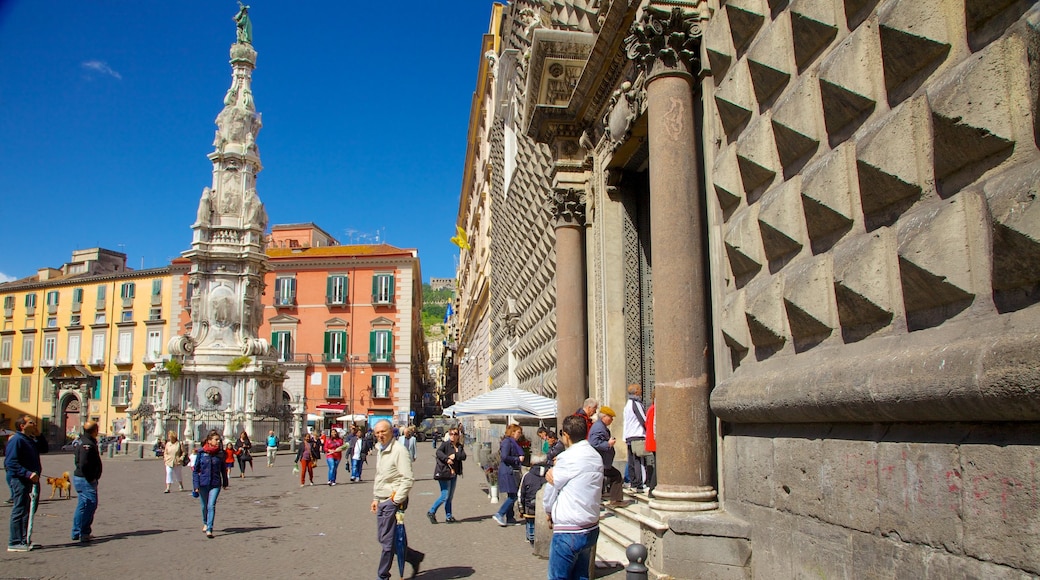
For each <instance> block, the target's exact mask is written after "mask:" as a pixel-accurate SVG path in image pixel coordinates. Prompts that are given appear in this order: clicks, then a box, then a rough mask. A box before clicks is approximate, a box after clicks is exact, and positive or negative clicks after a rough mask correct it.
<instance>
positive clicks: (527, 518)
mask: <svg viewBox="0 0 1040 580" xmlns="http://www.w3.org/2000/svg"><path fill="white" fill-rule="evenodd" d="M547 471H549V468H548V467H546V465H545V464H542V463H539V464H538V465H535V466H533V467H531V469H529V470H528V471H527V473H525V474H524V476H523V477H522V478H521V479H520V498H519V500H520V501H519V502H518V504H519V505H520V516H521V517H523V518H524V524H525V526H526V528H527V541H528V542H530V543H531V545H532V546H533V545H534V512H535V503H536V500H535V497H536V496H537V495H538V490H539V489H542V486H543V485H545V473H546V472H547Z"/></svg>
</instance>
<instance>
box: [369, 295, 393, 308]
mask: <svg viewBox="0 0 1040 580" xmlns="http://www.w3.org/2000/svg"><path fill="white" fill-rule="evenodd" d="M372 304H374V305H376V306H393V304H394V297H393V296H379V295H378V294H373V295H372Z"/></svg>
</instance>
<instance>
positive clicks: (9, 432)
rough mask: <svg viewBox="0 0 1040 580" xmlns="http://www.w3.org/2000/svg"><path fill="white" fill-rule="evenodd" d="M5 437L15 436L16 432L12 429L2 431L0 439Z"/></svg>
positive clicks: (0, 430)
mask: <svg viewBox="0 0 1040 580" xmlns="http://www.w3.org/2000/svg"><path fill="white" fill-rule="evenodd" d="M4 435H14V431H11V430H10V429H0V437H3V436H4Z"/></svg>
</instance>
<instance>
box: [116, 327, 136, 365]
mask: <svg viewBox="0 0 1040 580" xmlns="http://www.w3.org/2000/svg"><path fill="white" fill-rule="evenodd" d="M133 356H134V333H133V331H130V330H124V331H122V332H120V333H119V347H118V350H116V364H129V363H130V362H132V361H133Z"/></svg>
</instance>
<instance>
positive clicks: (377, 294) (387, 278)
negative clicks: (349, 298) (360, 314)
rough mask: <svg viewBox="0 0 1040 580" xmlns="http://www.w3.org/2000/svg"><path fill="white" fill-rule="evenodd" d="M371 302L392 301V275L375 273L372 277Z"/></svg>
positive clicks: (386, 302) (389, 302)
mask: <svg viewBox="0 0 1040 580" xmlns="http://www.w3.org/2000/svg"><path fill="white" fill-rule="evenodd" d="M372 303H373V304H393V303H394V275H393V274H376V275H375V276H373V277H372Z"/></svg>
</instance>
